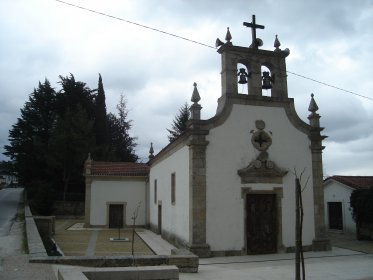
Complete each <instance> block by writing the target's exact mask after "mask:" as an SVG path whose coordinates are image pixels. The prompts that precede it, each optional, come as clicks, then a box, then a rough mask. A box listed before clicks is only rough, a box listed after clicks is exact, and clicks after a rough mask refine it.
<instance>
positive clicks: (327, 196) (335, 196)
mask: <svg viewBox="0 0 373 280" xmlns="http://www.w3.org/2000/svg"><path fill="white" fill-rule="evenodd" d="M352 191H353V189H352V188H350V187H348V186H346V185H344V184H341V183H339V182H336V181H334V180H332V181H330V182H328V184H327V185H326V186H325V187H324V201H325V224H326V228H327V229H328V228H329V209H328V202H341V203H342V217H343V232H346V233H353V234H355V233H356V223H355V221H354V219H353V218H352V209H351V206H350V196H351V193H352Z"/></svg>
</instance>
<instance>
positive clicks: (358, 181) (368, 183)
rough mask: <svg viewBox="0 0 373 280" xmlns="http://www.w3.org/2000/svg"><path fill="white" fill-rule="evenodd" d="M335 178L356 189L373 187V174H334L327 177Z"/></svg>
mask: <svg viewBox="0 0 373 280" xmlns="http://www.w3.org/2000/svg"><path fill="white" fill-rule="evenodd" d="M330 179H333V180H335V181H338V182H340V183H342V184H345V185H347V186H349V187H351V188H354V189H369V188H373V176H340V175H334V176H331V177H328V178H326V179H325V181H328V180H330Z"/></svg>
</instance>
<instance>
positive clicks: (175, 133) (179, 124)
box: [167, 102, 190, 142]
mask: <svg viewBox="0 0 373 280" xmlns="http://www.w3.org/2000/svg"><path fill="white" fill-rule="evenodd" d="M189 118H190V112H189V106H188V103H187V102H185V103H184V105H183V106H181V107H180V109H179V113H178V114H177V115H176V116H175V119H174V120H173V123H172V126H171V129H167V131H168V132H169V135H168V140H169V141H170V142H172V141H174V140H175V139H176V138H177V137H179V135H180V134H182V133H183V132H184V131H185V130H186V129H187V122H188V120H189Z"/></svg>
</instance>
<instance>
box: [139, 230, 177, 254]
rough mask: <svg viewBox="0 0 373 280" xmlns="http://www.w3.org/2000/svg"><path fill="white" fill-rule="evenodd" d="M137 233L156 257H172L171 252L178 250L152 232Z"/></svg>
mask: <svg viewBox="0 0 373 280" xmlns="http://www.w3.org/2000/svg"><path fill="white" fill-rule="evenodd" d="M136 233H137V234H138V235H139V236H140V238H141V239H142V240H144V242H145V243H146V244H147V245H148V246H149V247H150V248H151V249H152V251H153V252H154V253H155V254H156V255H171V250H172V249H176V247H175V246H173V245H171V244H170V243H168V242H167V241H165V240H164V239H162V237H161V236H160V235H157V234H155V233H154V232H152V231H150V230H143V231H142V230H141V231H136Z"/></svg>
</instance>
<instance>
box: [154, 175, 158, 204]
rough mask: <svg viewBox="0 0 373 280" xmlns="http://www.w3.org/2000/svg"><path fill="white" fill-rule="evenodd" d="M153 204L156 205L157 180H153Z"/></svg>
mask: <svg viewBox="0 0 373 280" xmlns="http://www.w3.org/2000/svg"><path fill="white" fill-rule="evenodd" d="M154 204H157V179H155V180H154Z"/></svg>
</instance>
